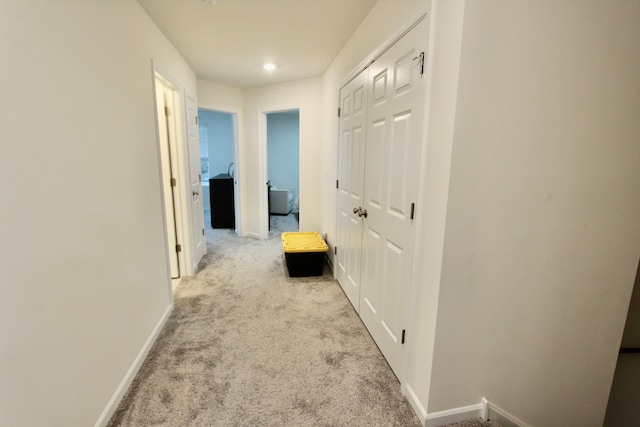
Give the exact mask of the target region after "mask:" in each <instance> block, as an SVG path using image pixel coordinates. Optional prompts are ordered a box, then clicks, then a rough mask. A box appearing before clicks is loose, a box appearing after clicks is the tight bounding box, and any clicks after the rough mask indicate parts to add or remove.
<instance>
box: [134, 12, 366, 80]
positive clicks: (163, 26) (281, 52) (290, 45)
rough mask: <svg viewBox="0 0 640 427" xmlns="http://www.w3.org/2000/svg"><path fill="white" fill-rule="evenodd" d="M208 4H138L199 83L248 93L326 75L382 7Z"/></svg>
mask: <svg viewBox="0 0 640 427" xmlns="http://www.w3.org/2000/svg"><path fill="white" fill-rule="evenodd" d="M209 1H211V0H209ZM209 1H203V0H138V2H139V3H140V4H141V5H142V7H143V8H144V9H145V10H146V11H147V13H148V14H149V16H151V19H153V21H154V22H155V23H156V24H157V25H158V27H160V30H162V32H163V33H164V34H165V36H166V37H167V38H168V39H169V40H170V41H171V43H173V45H174V46H175V47H176V49H178V51H179V52H180V53H181V54H182V55H183V56H184V58H185V59H186V60H187V62H188V63H189V64H190V65H191V67H192V68H193V69H194V71H195V72H196V74H197V76H198V78H201V79H204V80H209V81H213V82H217V83H223V84H227V85H230V86H236V87H241V88H245V87H254V86H262V85H266V84H272V83H278V82H283V81H289V80H296V79H302V78H308V77H316V76H320V75H322V74H323V73H324V71H325V70H326V69H327V67H328V66H329V65H330V64H331V61H333V59H334V58H335V57H336V55H337V54H338V52H339V51H340V49H341V48H342V47H343V46H344V44H345V43H346V42H347V40H348V39H349V37H350V36H351V35H352V34H353V32H354V31H355V30H356V29H357V28H358V25H359V24H360V22H362V21H363V20H364V18H365V16H366V15H367V13H368V12H369V11H370V10H371V8H372V7H373V5H374V4H375V2H376V0H215V2H214V4H209ZM265 62H273V63H274V64H276V66H277V69H276V70H275V71H272V72H267V71H265V70H264V69H263V68H262V65H263V64H264V63H265Z"/></svg>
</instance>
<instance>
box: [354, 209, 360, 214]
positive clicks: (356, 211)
mask: <svg viewBox="0 0 640 427" xmlns="http://www.w3.org/2000/svg"><path fill="white" fill-rule="evenodd" d="M360 209H361V208H353V213H354V214H357V213H358V212H360Z"/></svg>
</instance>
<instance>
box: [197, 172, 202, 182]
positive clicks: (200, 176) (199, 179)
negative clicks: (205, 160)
mask: <svg viewBox="0 0 640 427" xmlns="http://www.w3.org/2000/svg"><path fill="white" fill-rule="evenodd" d="M198 181H200V182H202V175H200V174H198Z"/></svg>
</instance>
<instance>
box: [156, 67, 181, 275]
mask: <svg viewBox="0 0 640 427" xmlns="http://www.w3.org/2000/svg"><path fill="white" fill-rule="evenodd" d="M155 87H156V113H157V118H158V138H159V143H160V158H161V168H162V189H163V191H164V212H165V218H166V226H167V239H168V245H169V263H170V267H171V278H172V279H178V278H180V259H179V255H178V252H177V251H176V245H177V244H178V225H177V219H176V203H175V194H174V188H173V187H172V185H171V179H172V178H173V171H174V170H175V163H176V160H175V157H176V149H175V141H174V140H173V137H174V134H173V133H172V132H173V128H172V124H173V123H172V122H171V121H170V120H169V116H168V115H167V111H170V110H167V108H168V107H169V106H170V105H171V102H173V92H172V91H171V89H169V88H167V87H166V86H165V85H164V84H163V83H162V82H161V81H160V80H158V79H156V85H155Z"/></svg>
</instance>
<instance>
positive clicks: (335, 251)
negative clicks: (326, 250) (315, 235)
mask: <svg viewBox="0 0 640 427" xmlns="http://www.w3.org/2000/svg"><path fill="white" fill-rule="evenodd" d="M333 254H334V255H338V247H337V246H336V247H335V248H333Z"/></svg>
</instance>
